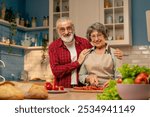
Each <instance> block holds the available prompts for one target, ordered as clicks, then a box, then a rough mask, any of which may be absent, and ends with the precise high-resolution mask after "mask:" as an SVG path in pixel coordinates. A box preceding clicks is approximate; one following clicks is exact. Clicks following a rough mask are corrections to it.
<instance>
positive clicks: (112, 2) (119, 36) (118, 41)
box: [100, 0, 132, 46]
mask: <svg viewBox="0 0 150 117" xmlns="http://www.w3.org/2000/svg"><path fill="white" fill-rule="evenodd" d="M130 5H131V0H100V22H101V23H103V24H104V25H105V26H106V27H107V29H108V30H109V38H108V40H107V41H108V43H109V44H110V45H117V46H121V45H131V44H132V38H131V8H130Z"/></svg>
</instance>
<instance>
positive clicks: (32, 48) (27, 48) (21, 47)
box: [0, 42, 42, 50]
mask: <svg viewBox="0 0 150 117" xmlns="http://www.w3.org/2000/svg"><path fill="white" fill-rule="evenodd" d="M0 45H2V46H10V47H14V48H20V49H25V50H38V49H42V46H37V47H35V46H33V47H26V46H21V45H14V44H7V43H2V42H0Z"/></svg>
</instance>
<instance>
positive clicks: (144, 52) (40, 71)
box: [24, 46, 150, 79]
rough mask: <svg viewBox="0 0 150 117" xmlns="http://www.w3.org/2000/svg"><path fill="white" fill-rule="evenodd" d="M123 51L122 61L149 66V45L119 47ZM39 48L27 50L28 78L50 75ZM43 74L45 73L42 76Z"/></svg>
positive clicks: (26, 65)
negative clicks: (42, 62)
mask: <svg viewBox="0 0 150 117" xmlns="http://www.w3.org/2000/svg"><path fill="white" fill-rule="evenodd" d="M120 49H121V50H122V51H123V53H124V57H123V63H129V64H138V65H141V66H143V65H145V66H148V67H150V46H132V47H120ZM41 55H42V51H41V50H32V51H31V50H28V51H26V56H25V60H24V63H25V66H24V68H25V70H27V71H29V77H30V79H33V78H39V77H40V78H42V79H45V77H46V78H47V77H50V76H51V74H52V73H51V70H50V67H49V58H48V55H47V60H46V62H45V64H41ZM44 75H46V76H45V77H44Z"/></svg>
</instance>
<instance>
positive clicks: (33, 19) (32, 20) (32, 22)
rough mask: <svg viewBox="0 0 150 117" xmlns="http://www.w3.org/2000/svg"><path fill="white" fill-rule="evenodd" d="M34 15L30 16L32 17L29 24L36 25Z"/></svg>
mask: <svg viewBox="0 0 150 117" xmlns="http://www.w3.org/2000/svg"><path fill="white" fill-rule="evenodd" d="M36 19H37V18H36V17H32V19H31V26H32V27H36Z"/></svg>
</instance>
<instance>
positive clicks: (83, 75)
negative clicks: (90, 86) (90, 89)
mask: <svg viewBox="0 0 150 117" xmlns="http://www.w3.org/2000/svg"><path fill="white" fill-rule="evenodd" d="M87 76H88V72H87V69H86V67H85V65H84V63H83V64H82V65H81V68H80V71H79V81H80V82H81V83H82V84H85V79H86V77H87Z"/></svg>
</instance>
